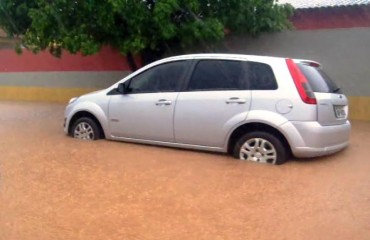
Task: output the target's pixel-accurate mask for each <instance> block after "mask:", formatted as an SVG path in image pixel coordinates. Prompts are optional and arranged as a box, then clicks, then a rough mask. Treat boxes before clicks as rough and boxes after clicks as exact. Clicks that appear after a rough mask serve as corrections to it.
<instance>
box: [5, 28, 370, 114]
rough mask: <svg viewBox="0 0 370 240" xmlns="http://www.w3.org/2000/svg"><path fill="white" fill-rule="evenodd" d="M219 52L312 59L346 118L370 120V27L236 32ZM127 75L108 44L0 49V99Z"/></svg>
mask: <svg viewBox="0 0 370 240" xmlns="http://www.w3.org/2000/svg"><path fill="white" fill-rule="evenodd" d="M207 51H208V50H206V49H201V50H198V51H197V52H207ZM218 52H223V53H225V52H229V53H239V54H256V55H269V56H281V57H291V58H303V59H311V60H316V61H318V62H320V63H321V64H322V65H323V67H324V69H326V72H328V74H329V75H331V76H332V78H334V79H335V80H336V82H337V83H338V85H339V86H340V87H341V88H342V89H343V90H344V92H345V93H346V95H347V96H349V97H350V117H351V118H352V119H361V120H370V27H358V28H343V29H341V28H333V29H320V30H307V29H305V30H295V31H286V32H281V33H270V34H262V35H261V36H259V37H258V38H250V37H245V36H235V37H231V38H229V39H227V40H226V41H225V42H223V43H222V44H221V45H220V47H219V49H218ZM128 73H129V67H128V64H127V62H126V59H125V58H124V57H122V56H121V55H120V54H119V53H118V52H115V51H113V50H112V49H108V48H105V49H103V51H102V52H100V53H99V54H97V55H94V56H89V57H84V56H81V55H79V54H77V55H71V54H67V53H65V54H64V55H63V57H62V59H56V58H54V57H52V56H50V54H49V53H47V52H44V53H41V54H38V55H33V54H32V53H29V52H25V53H23V54H22V55H21V56H18V55H17V54H16V53H15V52H14V50H12V49H0V99H7V100H42V101H44V100H45V101H58V102H66V101H67V100H68V99H69V98H70V97H73V96H76V95H81V94H83V93H86V92H89V91H92V90H95V89H101V88H105V87H108V86H110V85H111V84H113V83H114V82H116V81H118V80H119V79H121V78H123V77H124V76H126V75H127V74H128Z"/></svg>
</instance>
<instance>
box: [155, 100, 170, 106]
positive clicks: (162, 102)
mask: <svg viewBox="0 0 370 240" xmlns="http://www.w3.org/2000/svg"><path fill="white" fill-rule="evenodd" d="M171 104H172V101H170V100H166V99H159V100H158V101H157V102H156V103H155V105H157V106H164V105H165V106H168V105H171Z"/></svg>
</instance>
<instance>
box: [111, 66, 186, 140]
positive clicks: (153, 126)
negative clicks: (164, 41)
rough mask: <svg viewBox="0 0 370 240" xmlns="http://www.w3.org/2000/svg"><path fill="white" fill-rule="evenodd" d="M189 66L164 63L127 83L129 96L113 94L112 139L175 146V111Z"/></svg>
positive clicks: (127, 94)
mask: <svg viewBox="0 0 370 240" xmlns="http://www.w3.org/2000/svg"><path fill="white" fill-rule="evenodd" d="M187 66H188V64H187V62H186V61H176V62H170V63H164V64H161V65H157V66H154V67H152V68H150V69H148V70H146V71H145V72H142V73H140V74H138V75H136V76H134V77H133V78H132V79H130V80H128V81H126V82H125V84H126V94H114V95H112V96H111V99H110V102H109V125H110V130H111V134H112V136H113V137H116V138H129V139H141V140H153V141H164V142H173V141H174V133H173V115H174V109H175V105H176V99H177V96H178V94H179V92H178V91H179V88H180V87H181V83H182V80H183V78H184V76H185V74H186V71H187Z"/></svg>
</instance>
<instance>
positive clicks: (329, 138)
mask: <svg viewBox="0 0 370 240" xmlns="http://www.w3.org/2000/svg"><path fill="white" fill-rule="evenodd" d="M293 125H294V128H295V129H296V132H297V133H298V134H299V138H300V141H296V142H295V143H293V144H291V148H292V152H293V155H294V156H296V157H317V156H323V155H328V154H332V153H335V152H338V151H340V150H342V149H344V148H346V147H347V146H348V145H349V136H350V132H351V124H350V122H349V121H346V122H345V123H344V124H340V125H331V126H322V125H320V124H319V123H318V122H293Z"/></svg>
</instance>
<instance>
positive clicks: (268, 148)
mask: <svg viewBox="0 0 370 240" xmlns="http://www.w3.org/2000/svg"><path fill="white" fill-rule="evenodd" d="M233 155H234V157H235V158H238V159H240V160H248V161H254V162H260V163H270V164H277V165H279V164H283V163H284V162H286V161H287V158H288V151H287V149H286V148H285V146H284V144H283V143H282V142H281V141H280V140H279V138H277V137H276V136H274V135H273V134H271V133H267V132H259V131H258V132H257V131H256V132H250V133H247V134H245V135H243V136H242V137H241V138H240V139H239V140H238V141H237V142H236V144H235V147H234V152H233Z"/></svg>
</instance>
